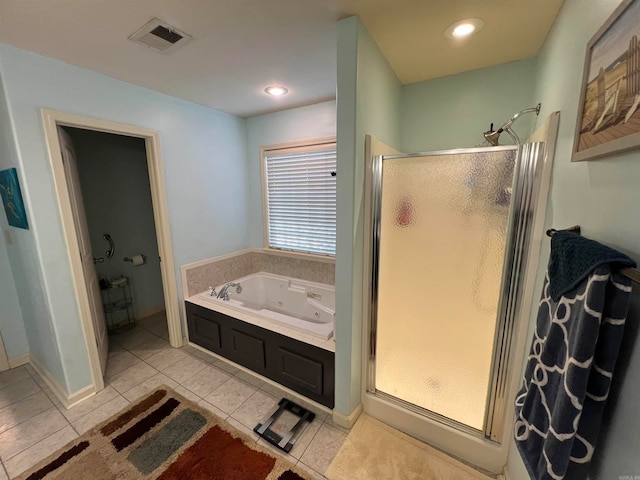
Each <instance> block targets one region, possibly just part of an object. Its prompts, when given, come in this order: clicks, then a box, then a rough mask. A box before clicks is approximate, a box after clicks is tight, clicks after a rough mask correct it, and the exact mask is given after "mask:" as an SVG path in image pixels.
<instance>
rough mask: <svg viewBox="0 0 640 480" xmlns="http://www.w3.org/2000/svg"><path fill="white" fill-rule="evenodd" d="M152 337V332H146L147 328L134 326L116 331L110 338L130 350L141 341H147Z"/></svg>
mask: <svg viewBox="0 0 640 480" xmlns="http://www.w3.org/2000/svg"><path fill="white" fill-rule="evenodd" d="M153 337H154V335H153V333H150V332H148V331H147V330H145V329H143V328H140V327H134V328H132V329H131V330H127V331H125V332H121V333H118V334H116V335H113V336H112V337H110V338H113V341H114V342H116V343H119V344H120V345H121V346H123V347H124V348H125V349H127V350H131V349H133V348H135V347H137V346H138V345H140V344H141V343H144V342H146V341H148V340H149V339H152V338H153Z"/></svg>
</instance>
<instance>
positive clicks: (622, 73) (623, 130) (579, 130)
mask: <svg viewBox="0 0 640 480" xmlns="http://www.w3.org/2000/svg"><path fill="white" fill-rule="evenodd" d="M638 18H640V0H624V1H623V2H622V3H621V4H620V6H619V7H618V8H617V9H616V10H615V11H614V12H613V14H611V16H610V17H609V18H608V19H607V21H606V22H605V23H604V24H603V25H602V27H600V29H599V30H598V31H597V32H596V34H595V35H594V36H593V37H592V38H591V40H590V41H589V43H588V44H587V52H586V56H585V65H584V71H583V74H582V89H581V91H580V104H579V107H578V118H577V120H576V129H575V135H574V143H573V151H572V156H571V161H572V162H579V161H583V160H594V159H597V158H602V157H606V156H609V155H611V154H614V153H621V152H625V151H628V150H632V149H635V148H639V147H640V22H638Z"/></svg>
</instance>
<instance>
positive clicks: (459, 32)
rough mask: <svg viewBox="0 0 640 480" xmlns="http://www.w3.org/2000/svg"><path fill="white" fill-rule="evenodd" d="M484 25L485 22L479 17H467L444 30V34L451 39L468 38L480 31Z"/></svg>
mask: <svg viewBox="0 0 640 480" xmlns="http://www.w3.org/2000/svg"><path fill="white" fill-rule="evenodd" d="M483 26H484V22H483V21H482V20H480V19H479V18H465V19H464V20H459V21H457V22H456V23H454V24H451V25H449V27H448V28H447V29H446V30H445V31H444V36H445V37H447V38H450V39H460V38H466V37H469V36H470V35H473V34H474V33H478V32H479V31H480V30H481V29H482V27H483Z"/></svg>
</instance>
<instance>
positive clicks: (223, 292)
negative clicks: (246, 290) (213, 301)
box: [217, 282, 242, 302]
mask: <svg viewBox="0 0 640 480" xmlns="http://www.w3.org/2000/svg"><path fill="white" fill-rule="evenodd" d="M229 287H236V293H242V287H241V286H240V284H239V283H234V282H229V283H225V285H224V287H222V288H221V289H220V293H218V297H217V298H222V300H224V301H225V302H228V301H229V293H228V291H227V290H229Z"/></svg>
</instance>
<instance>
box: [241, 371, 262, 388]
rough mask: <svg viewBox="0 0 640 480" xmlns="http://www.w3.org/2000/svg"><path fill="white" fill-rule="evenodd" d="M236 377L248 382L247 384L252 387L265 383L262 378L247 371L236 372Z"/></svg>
mask: <svg viewBox="0 0 640 480" xmlns="http://www.w3.org/2000/svg"><path fill="white" fill-rule="evenodd" d="M236 377H238V378H239V379H240V380H242V381H243V382H246V383H248V384H249V385H253V386H254V387H258V388H262V386H263V385H265V382H264V381H263V380H261V379H260V378H258V377H257V376H255V375H253V374H251V373H249V372H243V371H239V372H238V373H236Z"/></svg>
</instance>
